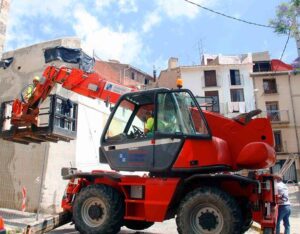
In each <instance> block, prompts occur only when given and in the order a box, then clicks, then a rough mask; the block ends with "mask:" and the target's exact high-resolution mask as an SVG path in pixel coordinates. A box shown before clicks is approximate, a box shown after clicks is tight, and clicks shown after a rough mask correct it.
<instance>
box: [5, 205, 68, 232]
mask: <svg viewBox="0 0 300 234" xmlns="http://www.w3.org/2000/svg"><path fill="white" fill-rule="evenodd" d="M0 216H2V217H3V219H4V222H5V228H6V229H7V231H8V233H28V230H30V231H32V233H43V232H47V231H50V230H52V229H54V228H56V227H59V226H61V225H63V224H66V223H68V222H70V221H71V218H70V216H69V215H68V214H66V213H62V214H57V215H49V214H40V215H39V216H38V218H37V214H36V213H29V212H22V211H17V210H10V209H4V208H0ZM29 233H30V232H29Z"/></svg>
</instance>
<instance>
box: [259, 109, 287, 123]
mask: <svg viewBox="0 0 300 234" xmlns="http://www.w3.org/2000/svg"><path fill="white" fill-rule="evenodd" d="M261 115H262V116H264V117H267V118H268V119H269V120H270V121H271V123H273V124H276V123H278V124H284V123H289V122H290V116H289V111H288V110H272V111H263V112H262V114H261Z"/></svg>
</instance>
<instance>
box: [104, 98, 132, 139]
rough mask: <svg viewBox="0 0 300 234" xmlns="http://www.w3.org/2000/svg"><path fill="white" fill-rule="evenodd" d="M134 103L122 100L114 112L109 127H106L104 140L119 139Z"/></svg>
mask: <svg viewBox="0 0 300 234" xmlns="http://www.w3.org/2000/svg"><path fill="white" fill-rule="evenodd" d="M133 110H134V105H133V104H132V103H130V102H128V101H127V100H123V101H122V102H121V103H120V105H119V106H118V109H117V110H116V112H115V113H114V116H113V118H112V120H111V123H110V125H109V128H108V129H107V132H106V136H105V139H106V140H121V139H122V136H124V132H125V128H126V125H127V123H128V121H129V119H130V117H131V115H132V113H133Z"/></svg>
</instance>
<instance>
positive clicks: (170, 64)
mask: <svg viewBox="0 0 300 234" xmlns="http://www.w3.org/2000/svg"><path fill="white" fill-rule="evenodd" d="M176 67H178V58H174V57H171V58H169V62H168V69H172V68H176Z"/></svg>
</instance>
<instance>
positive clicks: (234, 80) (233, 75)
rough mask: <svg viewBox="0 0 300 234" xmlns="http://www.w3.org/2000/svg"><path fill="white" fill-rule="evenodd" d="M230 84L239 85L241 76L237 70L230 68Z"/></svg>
mask: <svg viewBox="0 0 300 234" xmlns="http://www.w3.org/2000/svg"><path fill="white" fill-rule="evenodd" d="M230 83H231V85H241V76H240V71H239V70H230Z"/></svg>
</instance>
